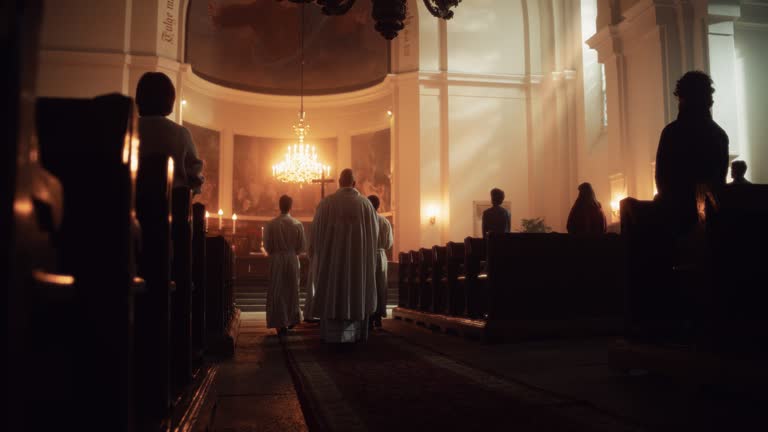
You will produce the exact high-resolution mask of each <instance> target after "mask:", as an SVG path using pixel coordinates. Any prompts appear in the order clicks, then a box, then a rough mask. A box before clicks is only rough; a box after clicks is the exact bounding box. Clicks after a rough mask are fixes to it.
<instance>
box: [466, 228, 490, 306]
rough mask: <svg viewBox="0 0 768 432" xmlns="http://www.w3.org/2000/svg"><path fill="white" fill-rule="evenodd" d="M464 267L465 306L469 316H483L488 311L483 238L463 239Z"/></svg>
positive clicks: (484, 243) (484, 242)
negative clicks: (465, 274)
mask: <svg viewBox="0 0 768 432" xmlns="http://www.w3.org/2000/svg"><path fill="white" fill-rule="evenodd" d="M464 252H465V253H464V257H465V259H464V268H465V269H466V273H467V277H466V308H467V312H466V313H467V315H468V316H469V317H470V318H484V317H485V314H486V313H487V312H488V288H487V275H486V273H485V260H486V241H485V239H483V238H475V237H467V238H465V239H464Z"/></svg>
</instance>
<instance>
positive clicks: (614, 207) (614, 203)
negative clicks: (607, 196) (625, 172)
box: [611, 194, 626, 219]
mask: <svg viewBox="0 0 768 432" xmlns="http://www.w3.org/2000/svg"><path fill="white" fill-rule="evenodd" d="M624 198H626V195H623V194H622V195H615V196H614V197H613V199H612V200H611V213H612V214H613V216H614V217H616V218H617V219H618V218H619V212H620V211H621V200H623V199H624Z"/></svg>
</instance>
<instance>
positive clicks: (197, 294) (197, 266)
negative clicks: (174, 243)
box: [191, 203, 207, 369]
mask: <svg viewBox="0 0 768 432" xmlns="http://www.w3.org/2000/svg"><path fill="white" fill-rule="evenodd" d="M206 235H207V233H206V227H205V206H204V205H203V204H201V203H195V204H193V205H192V323H191V327H192V360H193V367H194V368H195V369H197V368H199V367H200V366H201V364H202V361H203V354H204V350H205V264H206V259H205V237H206Z"/></svg>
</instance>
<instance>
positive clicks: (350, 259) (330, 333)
mask: <svg viewBox="0 0 768 432" xmlns="http://www.w3.org/2000/svg"><path fill="white" fill-rule="evenodd" d="M378 230H379V222H378V218H377V214H376V210H374V208H373V205H371V203H370V201H368V199H367V198H365V197H364V196H362V195H360V193H359V192H358V191H356V190H355V189H353V188H340V189H339V190H337V191H336V192H335V193H334V194H333V195H330V196H328V197H326V198H325V199H323V200H322V201H321V202H320V204H319V205H318V206H317V210H316V211H315V217H314V220H313V221H312V234H311V238H310V246H309V253H310V259H311V260H312V265H313V269H314V270H315V271H314V282H315V296H314V299H313V303H314V304H313V308H312V309H313V311H312V312H313V314H314V315H315V316H317V317H318V318H320V329H321V334H322V335H323V339H325V340H326V341H327V342H354V341H357V340H365V339H367V336H368V324H367V321H368V318H369V317H370V315H371V314H372V313H373V312H374V311H376V304H377V298H376V257H377V249H378V234H379V233H378Z"/></svg>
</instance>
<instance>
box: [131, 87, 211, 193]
mask: <svg viewBox="0 0 768 432" xmlns="http://www.w3.org/2000/svg"><path fill="white" fill-rule="evenodd" d="M175 101H176V89H174V87H173V82H171V79H170V78H168V76H167V75H165V74H164V73H162V72H147V73H145V74H144V75H142V76H141V79H139V83H138V85H137V86H136V105H138V107H139V138H140V139H141V145H140V150H139V152H140V154H142V155H148V154H162V155H168V156H170V157H172V158H173V167H174V170H173V187H181V186H186V187H189V188H190V189H192V191H193V192H194V193H195V194H199V193H200V190H201V186H202V185H203V182H204V181H205V178H204V177H203V175H202V171H203V161H201V160H200V159H199V158H198V156H197V147H195V143H194V142H193V141H192V136H191V135H190V133H189V130H187V128H185V127H184V126H182V125H180V124H177V123H175V122H173V121H171V120H169V119H168V118H166V116H168V115H169V114H171V112H173V104H174V102H175Z"/></svg>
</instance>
